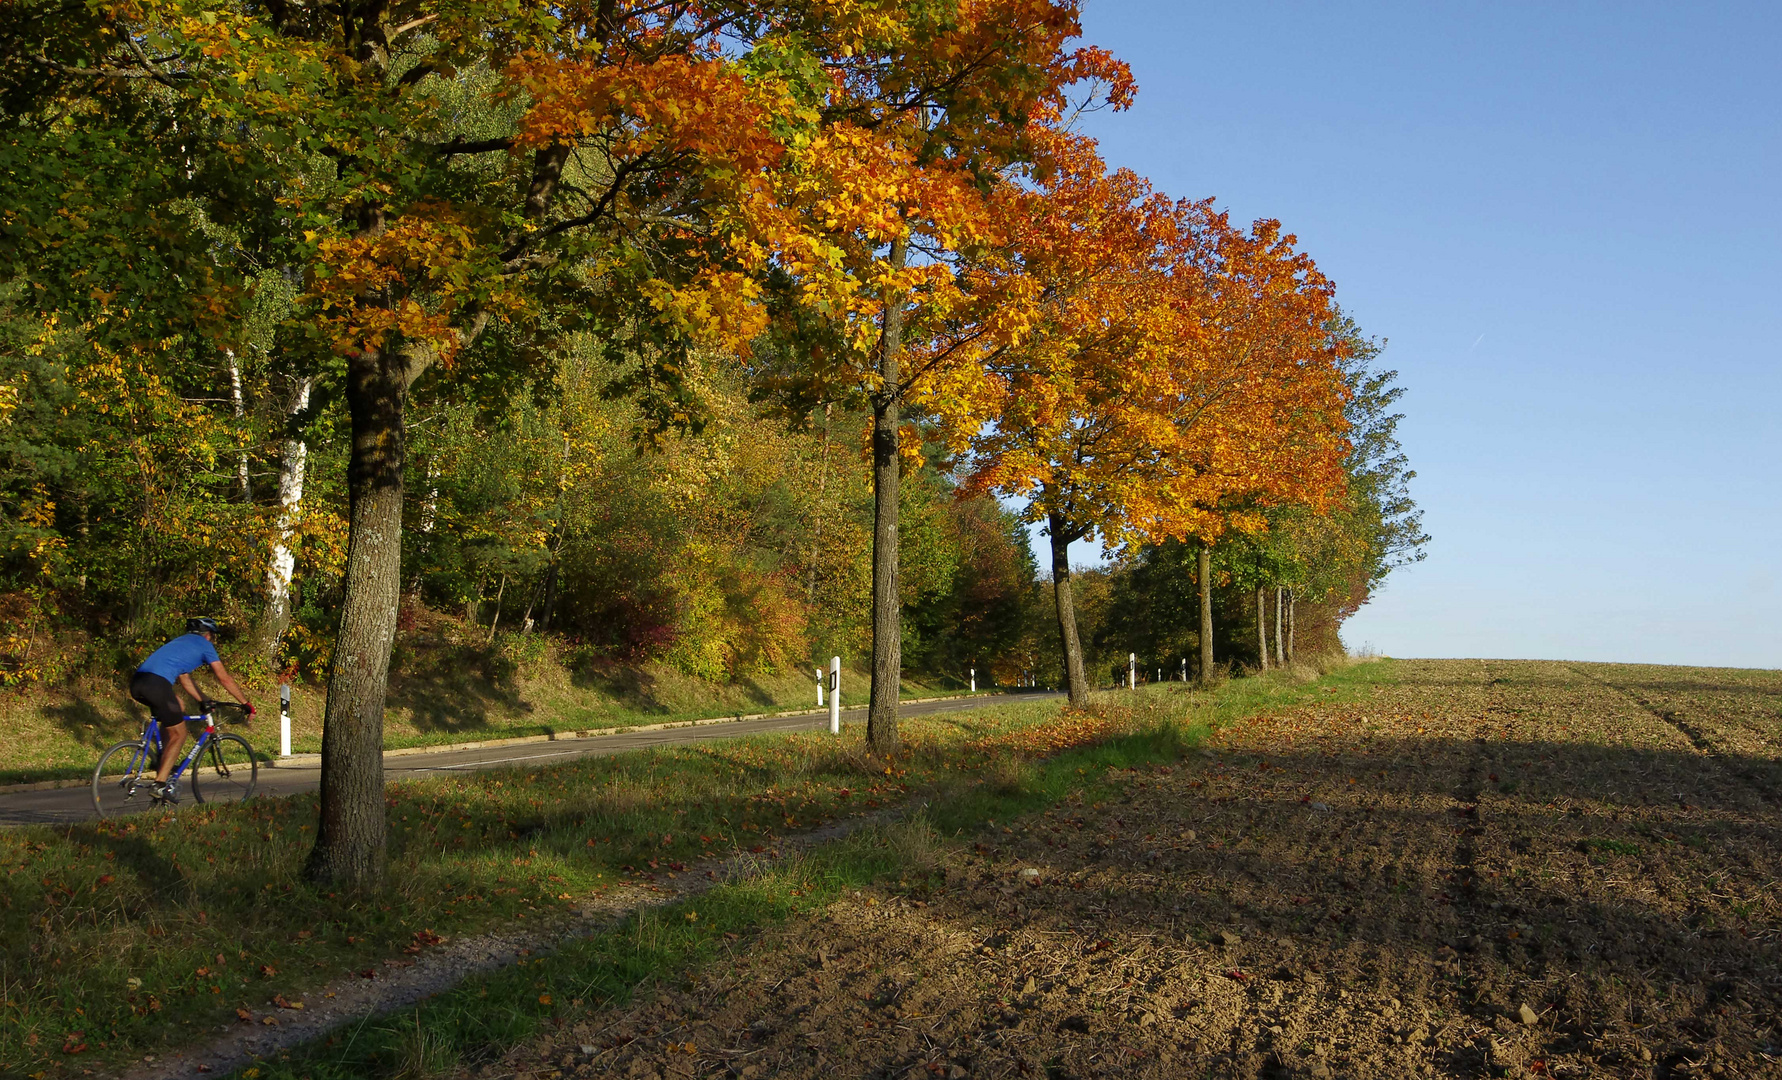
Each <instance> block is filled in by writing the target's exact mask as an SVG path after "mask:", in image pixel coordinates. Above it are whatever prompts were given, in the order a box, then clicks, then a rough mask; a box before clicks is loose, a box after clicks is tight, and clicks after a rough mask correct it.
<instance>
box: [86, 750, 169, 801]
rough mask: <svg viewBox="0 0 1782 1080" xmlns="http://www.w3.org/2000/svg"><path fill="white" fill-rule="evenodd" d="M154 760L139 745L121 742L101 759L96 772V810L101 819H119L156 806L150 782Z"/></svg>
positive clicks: (94, 785) (152, 775) (153, 769)
mask: <svg viewBox="0 0 1782 1080" xmlns="http://www.w3.org/2000/svg"><path fill="white" fill-rule="evenodd" d="M154 778H155V760H154V758H153V757H152V756H151V755H150V754H149V752H148V751H147V750H145V749H143V746H142V744H141V743H140V742H121V743H118V744H117V745H116V746H113V747H112V748H111V749H109V750H107V751H106V752H105V753H104V754H101V755H100V757H99V765H98V767H97V768H95V769H94V770H93V809H94V810H96V811H98V812H99V816H100V817H102V818H109V817H120V816H122V815H124V814H133V813H135V812H137V811H139V810H147V809H148V808H149V807H150V806H152V805H154V796H153V793H152V792H150V791H149V782H150V781H152V780H153V779H154Z"/></svg>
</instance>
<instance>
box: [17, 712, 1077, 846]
mask: <svg viewBox="0 0 1782 1080" xmlns="http://www.w3.org/2000/svg"><path fill="white" fill-rule="evenodd" d="M1063 696H1064V695H1063V694H1061V693H1057V692H1053V691H1036V692H1032V693H1023V694H998V695H995V696H993V697H981V698H961V699H957V700H953V701H917V702H909V703H905V704H903V705H900V706H898V709H897V715H898V716H900V717H904V716H926V715H928V714H931V713H944V712H963V711H965V710H967V709H982V708H985V707H986V706H991V705H1010V704H1015V703H1017V702H1024V701H1044V700H1047V699H1050V698H1057V697H1063ZM865 720H866V707H865V706H864V705H860V706H855V707H853V708H849V709H843V710H842V722H843V723H845V724H857V723H863V722H865ZM828 725H829V716H828V714H827V713H824V714H819V715H813V716H782V717H768V718H764V719H761V720H738V721H735V722H734V723H728V724H708V725H705V726H703V727H683V728H668V729H665V730H660V731H637V732H626V733H622V734H618V735H596V736H594V737H593V738H588V739H563V740H558V741H555V742H535V743H519V744H517V745H512V746H489V747H484V748H482V749H480V750H448V751H441V752H439V753H436V754H403V755H399V756H390V755H385V757H384V779H385V780H386V782H393V781H397V780H419V779H425V778H427V777H430V776H441V775H446V774H449V773H454V772H463V771H466V770H469V769H497V768H505V767H520V766H528V765H547V764H551V763H553V762H558V761H567V760H569V759H572V758H578V757H596V756H599V755H601V754H618V753H623V752H624V751H626V750H637V749H640V748H643V747H647V746H669V745H673V744H677V743H694V742H705V741H707V740H710V739H734V738H736V737H737V736H739V735H759V734H762V733H763V732H771V731H813V730H819V729H823V728H826V727H828ZM275 734H276V732H275ZM250 738H252V736H250ZM321 782H322V771H321V768H320V767H319V766H316V765H282V766H279V767H277V768H267V767H266V766H265V765H262V766H261V767H260V780H259V784H258V787H257V789H256V791H255V796H256V797H260V796H268V795H271V796H277V795H295V794H298V793H300V792H304V791H314V790H315V789H316V788H318V787H320V786H321ZM191 799H192V796H191V792H190V789H189V787H187V790H185V791H184V792H182V794H181V805H191ZM97 816H98V815H97V814H95V813H94V811H93V791H92V788H91V787H88V786H82V787H77V788H58V789H55V790H52V791H15V792H8V793H3V794H0V825H30V824H48V823H53V822H65V821H85V820H88V819H90V818H93V817H97Z"/></svg>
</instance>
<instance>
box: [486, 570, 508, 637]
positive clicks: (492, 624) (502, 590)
mask: <svg viewBox="0 0 1782 1080" xmlns="http://www.w3.org/2000/svg"><path fill="white" fill-rule="evenodd" d="M506 593H507V575H506V574H502V575H501V584H500V585H498V586H496V588H495V617H494V618H492V619H490V620H489V642H490V644H493V643H494V641H495V628H496V627H497V626H500V625H501V598H502V596H504V595H505V594H506Z"/></svg>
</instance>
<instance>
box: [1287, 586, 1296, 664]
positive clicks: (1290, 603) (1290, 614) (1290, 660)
mask: <svg viewBox="0 0 1782 1080" xmlns="http://www.w3.org/2000/svg"><path fill="white" fill-rule="evenodd" d="M1298 600H1299V597H1297V596H1295V595H1294V594H1293V590H1292V589H1288V590H1287V662H1288V663H1289V664H1291V663H1293V605H1294V604H1295V603H1297V602H1298Z"/></svg>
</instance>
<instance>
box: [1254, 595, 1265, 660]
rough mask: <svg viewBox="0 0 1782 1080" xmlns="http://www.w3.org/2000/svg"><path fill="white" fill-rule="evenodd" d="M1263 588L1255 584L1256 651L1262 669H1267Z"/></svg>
mask: <svg viewBox="0 0 1782 1080" xmlns="http://www.w3.org/2000/svg"><path fill="white" fill-rule="evenodd" d="M1262 597H1263V588H1262V586H1260V585H1258V586H1256V652H1257V654H1258V655H1259V656H1260V657H1261V660H1262V670H1264V671H1267V670H1268V609H1267V608H1265V607H1263V604H1262Z"/></svg>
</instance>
